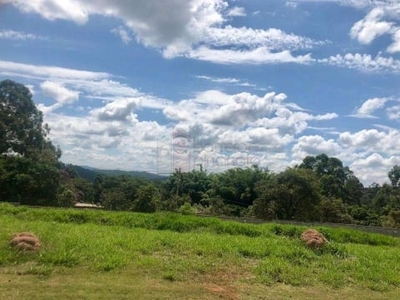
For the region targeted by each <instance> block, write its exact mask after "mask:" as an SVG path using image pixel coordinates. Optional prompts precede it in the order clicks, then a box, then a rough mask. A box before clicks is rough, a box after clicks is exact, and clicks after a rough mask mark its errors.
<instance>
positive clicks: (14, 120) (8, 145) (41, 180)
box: [0, 80, 61, 205]
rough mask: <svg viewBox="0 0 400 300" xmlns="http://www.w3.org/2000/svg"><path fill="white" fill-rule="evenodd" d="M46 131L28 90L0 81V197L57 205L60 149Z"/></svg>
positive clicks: (6, 199)
mask: <svg viewBox="0 0 400 300" xmlns="http://www.w3.org/2000/svg"><path fill="white" fill-rule="evenodd" d="M49 130H50V129H49V127H48V126H47V125H46V124H45V125H43V116H42V113H41V112H40V111H39V110H38V109H37V107H36V105H35V103H34V102H33V101H32V94H31V93H30V91H29V89H28V88H26V87H25V86H24V85H22V84H20V83H16V82H14V81H11V80H4V81H1V82H0V161H1V163H0V166H1V170H0V186H2V191H1V192H0V200H3V201H19V202H20V203H23V204H36V205H53V204H56V194H57V190H58V187H59V183H60V176H59V175H60V172H59V161H58V159H59V158H60V156H61V151H60V149H58V148H56V147H54V146H53V144H52V143H51V141H50V140H49V139H48V138H47V134H48V133H49ZM3 187H4V188H3Z"/></svg>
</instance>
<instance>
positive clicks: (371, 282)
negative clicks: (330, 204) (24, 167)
mask: <svg viewBox="0 0 400 300" xmlns="http://www.w3.org/2000/svg"><path fill="white" fill-rule="evenodd" d="M305 228H306V227H301V226H291V225H278V224H259V225H254V224H243V223H237V222H233V221H222V220H219V219H216V218H201V217H195V216H182V215H177V214H171V213H156V214H139V213H116V212H105V211H80V210H63V209H49V208H47V209H30V208H26V207H13V206H10V205H7V204H0V295H1V296H0V298H1V299H75V300H76V299H339V298H343V299H400V239H398V238H394V237H389V236H383V235H378V234H370V233H365V232H359V231H355V230H351V229H341V228H334V229H333V228H324V227H319V228H317V229H318V230H320V231H321V232H323V233H324V234H325V236H326V237H327V238H328V240H329V244H328V245H326V247H324V248H323V249H321V250H311V249H307V248H306V247H305V246H304V245H303V244H302V241H301V240H300V235H301V233H302V231H303V230H304V229H305ZM23 231H30V232H33V233H35V234H36V235H37V236H38V237H39V238H40V240H41V242H42V248H41V250H40V251H38V252H35V253H28V252H20V251H16V250H14V249H12V248H11V247H10V246H9V245H8V242H9V239H10V237H11V235H12V234H13V233H16V232H23Z"/></svg>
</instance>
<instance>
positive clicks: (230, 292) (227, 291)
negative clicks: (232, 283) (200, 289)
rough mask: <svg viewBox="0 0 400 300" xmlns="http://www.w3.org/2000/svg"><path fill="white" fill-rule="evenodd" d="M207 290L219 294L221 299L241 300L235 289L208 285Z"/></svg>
mask: <svg viewBox="0 0 400 300" xmlns="http://www.w3.org/2000/svg"><path fill="white" fill-rule="evenodd" d="M205 288H206V290H208V291H210V292H212V293H214V294H217V295H218V296H219V298H221V299H229V300H236V299H239V298H238V295H237V294H236V290H235V288H233V287H227V286H225V287H223V286H220V285H217V284H212V283H210V284H206V285H205Z"/></svg>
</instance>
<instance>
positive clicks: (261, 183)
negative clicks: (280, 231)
mask: <svg viewBox="0 0 400 300" xmlns="http://www.w3.org/2000/svg"><path fill="white" fill-rule="evenodd" d="M49 130H50V129H49V127H48V126H47V125H46V124H43V117H42V113H41V112H40V111H39V110H38V109H37V108H36V106H35V104H34V102H33V101H32V94H31V93H30V92H29V90H28V89H27V88H26V87H25V86H23V85H21V84H18V83H15V82H13V81H10V80H5V81H2V82H0V186H1V189H0V201H8V202H19V203H21V204H29V205H50V206H63V207H70V206H74V205H75V204H76V203H78V202H86V203H95V204H99V205H101V206H102V207H103V208H105V209H108V210H124V211H141V212H155V211H160V210H168V211H177V212H180V213H183V214H194V213H203V214H208V215H228V216H237V217H243V216H246V217H249V216H251V217H257V218H263V219H284V220H298V221H322V222H342V223H355V224H362V225H378V226H382V225H383V226H391V227H400V188H399V186H400V167H399V166H397V165H396V166H393V168H392V169H391V170H389V172H388V179H389V181H390V184H384V185H382V186H380V185H379V184H376V183H374V184H372V185H371V186H370V187H367V188H365V187H364V186H363V185H362V183H361V182H360V181H359V179H358V178H357V177H356V176H355V175H354V173H353V172H352V171H351V170H350V169H349V167H347V166H344V165H343V163H342V162H341V161H340V160H339V159H338V158H335V157H329V156H328V155H326V154H320V155H317V156H308V157H306V158H304V160H303V161H302V163H301V164H299V165H298V166H295V167H293V168H288V169H286V170H284V171H282V172H280V173H277V174H275V173H272V172H270V171H269V170H268V169H265V168H260V167H258V166H253V167H250V168H233V169H229V170H226V171H225V172H222V173H218V174H213V173H208V172H206V171H205V170H203V169H202V168H200V170H193V171H191V172H186V173H182V172H180V171H178V170H177V171H176V172H174V173H173V174H171V175H170V176H169V177H168V178H166V179H164V180H160V177H154V178H153V179H156V180H151V179H149V178H148V177H147V178H139V177H133V176H132V175H135V174H138V175H139V176H140V175H144V174H142V173H140V172H139V173H135V174H134V173H121V172H119V173H118V172H113V171H107V172H106V174H104V173H103V174H100V173H99V172H98V174H97V175H94V174H93V170H87V169H84V168H82V167H76V166H72V165H65V164H63V163H61V162H60V161H59V159H60V156H61V151H60V149H59V148H57V147H55V146H53V144H52V143H51V141H50V140H49V139H48V138H47V134H48V133H49ZM85 170H86V171H85ZM83 174H84V175H83ZM80 175H81V176H84V177H85V178H83V177H81V176H80ZM141 177H143V176H141Z"/></svg>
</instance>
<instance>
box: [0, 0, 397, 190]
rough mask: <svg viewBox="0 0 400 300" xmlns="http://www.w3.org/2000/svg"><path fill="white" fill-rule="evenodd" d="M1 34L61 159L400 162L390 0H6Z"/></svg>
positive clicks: (206, 163)
mask: <svg viewBox="0 0 400 300" xmlns="http://www.w3.org/2000/svg"><path fill="white" fill-rule="evenodd" d="M0 49H1V50H0V80H2V79H6V78H9V79H12V80H15V81H18V82H21V83H23V84H25V85H26V86H27V87H29V89H30V90H31V92H32V94H33V99H34V101H35V102H36V103H37V105H38V107H39V108H40V110H42V111H43V113H44V116H45V122H47V123H48V124H49V125H50V127H51V134H50V137H51V139H52V141H53V143H54V144H56V145H60V146H61V148H62V150H63V156H62V160H63V161H64V162H66V163H73V164H79V165H85V166H93V167H99V168H119V169H123V170H145V171H150V172H154V173H162V174H168V173H170V172H172V171H173V170H174V169H175V168H182V170H190V169H197V168H199V165H200V164H201V165H202V166H203V168H205V169H206V170H208V171H210V172H218V171H221V170H224V169H227V168H231V167H235V166H239V167H246V166H250V165H252V164H259V165H260V166H262V167H268V168H269V169H271V170H273V171H276V172H279V171H281V170H283V169H285V168H286V167H287V166H292V165H295V164H296V163H299V162H301V160H302V159H303V158H304V157H305V156H307V155H317V154H320V153H326V154H328V155H329V156H335V157H338V158H339V159H341V160H342V161H343V162H344V163H345V165H348V166H350V168H351V169H352V170H353V171H354V173H355V175H356V176H358V177H359V178H360V179H361V180H362V182H363V183H364V184H365V185H369V184H371V183H372V182H378V183H383V182H384V181H387V179H386V178H387V172H388V171H389V170H390V168H391V167H392V166H394V165H395V164H400V130H399V125H400V124H399V120H400V1H398V0H297V1H296V0H293V1H284V0H229V1H223V0H162V1H161V0H130V1H128V0H114V1H112V0H92V1H88V0H30V1H24V0H0Z"/></svg>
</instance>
